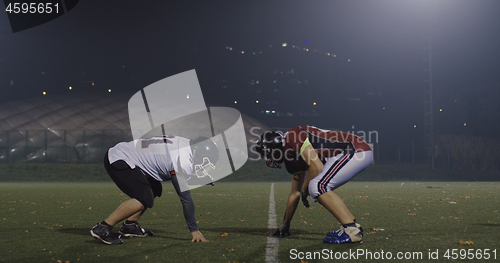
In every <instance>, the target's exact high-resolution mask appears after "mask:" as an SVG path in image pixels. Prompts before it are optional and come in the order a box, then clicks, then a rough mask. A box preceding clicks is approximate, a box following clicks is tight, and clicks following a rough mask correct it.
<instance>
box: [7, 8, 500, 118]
mask: <svg viewBox="0 0 500 263" xmlns="http://www.w3.org/2000/svg"><path fill="white" fill-rule="evenodd" d="M0 6H1V5H0ZM429 7H430V8H429ZM429 10H432V14H433V18H434V20H433V23H432V31H431V32H432V41H433V52H434V53H433V77H434V88H435V92H436V94H438V95H436V98H437V97H439V96H441V97H440V98H441V100H442V102H443V103H444V101H446V98H450V99H452V97H457V96H459V95H460V94H462V95H460V96H464V95H463V94H468V93H470V92H472V91H473V90H474V89H476V88H477V87H479V86H481V85H486V84H488V83H497V84H496V86H494V87H495V89H498V88H500V86H499V85H498V83H499V82H500V49H499V48H498V47H500V34H499V33H500V15H499V14H500V1H496V0H477V1H467V0H443V1H429V0H422V1H418V0H414V1H411V0H408V1H397V0H392V1H389V0H372V1H358V0H351V1H333V0H332V1H326V0H324V1H319V0H318V1H302V0H301V1H297V0H293V1H274V0H271V1H163V0H162V1H132V0H126V1H98V0H81V1H80V2H79V4H78V5H77V6H76V7H75V8H74V9H73V10H71V11H70V12H69V13H67V14H65V15H64V16H62V17H60V18H57V19H55V20H53V21H51V22H48V23H46V24H43V25H41V26H38V27H35V28H31V29H28V30H25V31H22V32H18V33H15V34H13V33H11V30H10V26H9V22H8V20H7V15H6V13H5V12H3V11H2V12H0V57H1V58H2V60H1V61H0V70H1V72H0V88H1V90H2V96H1V98H0V101H8V100H13V99H19V98H21V97H23V96H30V97H32V96H41V94H42V92H43V91H47V92H48V95H50V94H57V93H63V92H67V89H68V86H71V85H74V86H75V87H76V86H77V84H75V83H74V82H75V80H80V79H88V80H93V81H95V83H96V87H95V88H96V89H99V88H101V87H102V92H103V93H104V92H105V91H107V89H108V88H112V89H113V91H116V92H135V91H138V90H139V89H140V88H142V87H145V86H147V85H149V84H151V83H153V82H155V81H157V80H160V79H162V78H165V77H168V76H171V75H174V74H177V73H180V72H183V71H186V70H190V69H193V68H195V69H196V70H197V73H198V75H199V77H200V81H201V83H202V89H203V92H204V94H207V93H210V87H207V86H203V80H204V79H205V78H209V77H207V76H210V75H211V69H212V68H213V67H217V63H218V62H219V61H218V58H217V54H218V52H223V50H224V47H225V46H227V45H230V46H242V47H251V46H261V45H267V44H269V43H282V42H288V43H292V44H293V43H295V44H304V40H308V41H309V42H310V45H312V46H314V47H315V48H317V49H319V50H324V51H328V52H335V53H337V54H340V55H341V56H343V57H345V58H350V59H351V61H352V62H351V64H350V67H351V74H352V75H351V76H350V77H349V81H350V82H351V83H350V85H349V86H350V87H351V88H352V89H353V90H356V91H358V92H359V93H363V92H370V91H380V92H383V93H384V94H388V95H387V96H388V97H389V98H390V99H391V100H393V101H394V103H395V105H399V104H402V105H399V106H397V107H401V109H399V110H401V111H403V110H412V109H406V108H405V107H404V106H405V105H404V104H405V103H406V102H407V101H409V100H418V101H421V100H422V95H421V90H422V68H423V63H422V43H423V38H422V36H423V33H424V30H425V25H426V23H425V21H426V20H425V14H427V12H429ZM123 66H125V67H123ZM42 72H44V74H42ZM12 80H13V81H14V85H11V81H12ZM398 103H399V104H398ZM436 103H440V102H439V101H437V102H436ZM439 107H440V105H436V108H439ZM413 111H415V109H413ZM421 112H422V109H421V108H419V109H418V116H421Z"/></svg>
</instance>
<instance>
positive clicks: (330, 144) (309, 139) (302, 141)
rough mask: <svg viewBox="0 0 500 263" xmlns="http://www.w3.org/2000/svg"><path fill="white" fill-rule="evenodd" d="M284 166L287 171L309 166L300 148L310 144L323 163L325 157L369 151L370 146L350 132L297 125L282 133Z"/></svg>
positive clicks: (290, 171) (303, 168) (299, 169)
mask: <svg viewBox="0 0 500 263" xmlns="http://www.w3.org/2000/svg"><path fill="white" fill-rule="evenodd" d="M284 138H285V145H284V147H283V150H284V154H285V166H286V169H287V171H288V172H289V173H291V174H295V173H298V172H302V171H306V170H307V169H308V168H309V167H308V165H307V164H306V162H305V161H304V160H303V159H302V157H301V155H300V154H301V152H302V150H303V149H304V148H305V147H306V146H307V145H311V146H312V147H313V148H314V149H315V150H316V152H317V154H318V156H319V157H320V159H321V160H322V162H323V163H324V162H325V160H326V159H328V158H331V157H333V156H335V155H337V154H340V153H355V152H362V151H371V150H372V149H371V148H370V146H369V145H368V144H367V143H366V142H365V141H364V140H363V139H362V138H361V137H359V136H356V135H354V134H351V133H347V132H341V131H332V130H323V129H319V128H317V127H314V126H298V127H295V128H292V129H290V130H289V131H287V132H286V133H285V135H284Z"/></svg>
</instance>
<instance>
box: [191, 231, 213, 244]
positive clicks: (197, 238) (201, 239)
mask: <svg viewBox="0 0 500 263" xmlns="http://www.w3.org/2000/svg"><path fill="white" fill-rule="evenodd" d="M191 236H193V239H192V240H191V242H209V241H208V240H206V239H205V237H204V236H203V235H202V234H201V232H200V231H194V232H191Z"/></svg>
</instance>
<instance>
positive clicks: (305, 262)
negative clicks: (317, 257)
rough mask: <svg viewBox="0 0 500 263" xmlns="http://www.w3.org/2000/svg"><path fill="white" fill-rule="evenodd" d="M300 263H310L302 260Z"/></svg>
mask: <svg viewBox="0 0 500 263" xmlns="http://www.w3.org/2000/svg"><path fill="white" fill-rule="evenodd" d="M300 263H309V262H307V261H304V260H302V259H301V260H300Z"/></svg>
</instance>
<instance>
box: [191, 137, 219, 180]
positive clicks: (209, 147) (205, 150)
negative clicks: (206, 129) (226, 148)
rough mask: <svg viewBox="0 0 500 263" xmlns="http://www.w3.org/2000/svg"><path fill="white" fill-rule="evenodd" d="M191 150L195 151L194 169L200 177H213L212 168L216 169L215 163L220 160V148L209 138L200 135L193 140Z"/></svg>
mask: <svg viewBox="0 0 500 263" xmlns="http://www.w3.org/2000/svg"><path fill="white" fill-rule="evenodd" d="M190 144H191V151H192V152H193V165H194V171H195V173H196V176H197V177H198V178H202V177H205V176H208V177H211V176H210V174H209V173H208V172H209V171H210V169H212V170H213V169H215V163H217V161H218V160H219V148H217V144H215V142H214V141H212V140H211V139H209V138H206V137H199V138H197V139H194V140H191V141H190Z"/></svg>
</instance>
